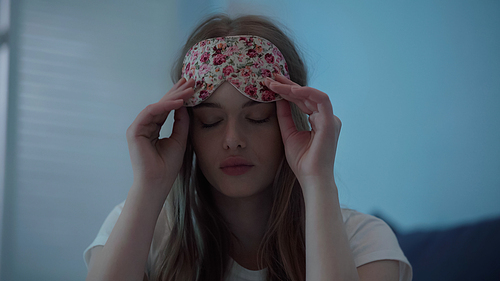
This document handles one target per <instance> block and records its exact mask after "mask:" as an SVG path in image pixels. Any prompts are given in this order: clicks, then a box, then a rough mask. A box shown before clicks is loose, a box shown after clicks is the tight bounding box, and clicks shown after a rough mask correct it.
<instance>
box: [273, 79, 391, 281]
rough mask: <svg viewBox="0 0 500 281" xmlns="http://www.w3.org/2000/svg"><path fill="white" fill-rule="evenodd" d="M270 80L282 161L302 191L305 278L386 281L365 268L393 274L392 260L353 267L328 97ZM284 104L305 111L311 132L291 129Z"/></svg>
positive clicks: (335, 130) (336, 129)
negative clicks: (282, 148)
mask: <svg viewBox="0 0 500 281" xmlns="http://www.w3.org/2000/svg"><path fill="white" fill-rule="evenodd" d="M275 79H276V80H275V81H273V80H272V79H268V80H267V81H266V85H267V86H268V87H269V88H270V89H271V90H272V91H274V92H276V93H278V94H280V95H281V96H282V97H283V99H284V100H280V101H278V102H277V115H278V120H279V124H280V130H281V136H282V139H283V143H284V146H285V155H286V158H287V161H288V164H289V165H290V168H291V169H292V170H293V172H294V173H295V175H296V176H297V179H298V180H299V182H300V184H301V187H302V192H303V194H304V202H305V216H306V219H305V221H306V223H305V232H306V233H305V235H306V280H310V281H312V280H314V281H316V280H350V281H357V280H368V279H369V280H390V279H377V278H376V277H373V276H367V272H368V273H371V272H378V273H380V274H379V275H378V276H393V275H394V273H396V275H397V273H398V272H397V271H396V272H394V268H393V263H389V264H387V263H385V262H384V263H382V262H374V263H372V264H370V265H367V266H363V267H360V268H359V269H357V268H356V266H355V263H354V258H353V255H352V251H351V248H350V244H349V240H348V238H347V234H346V230H345V226H344V222H343V218H342V212H341V209H340V203H339V198H338V190H337V186H336V184H335V179H334V175H333V170H334V162H335V155H336V151H337V142H338V138H339V135H340V128H341V126H342V124H341V122H340V119H339V118H338V117H337V116H335V115H334V114H333V107H332V104H331V102H330V99H329V97H328V95H327V94H325V93H323V92H321V91H319V90H317V89H314V88H310V87H301V86H299V85H297V84H295V83H294V82H292V81H290V80H289V79H287V78H285V77H284V76H282V75H276V77H275ZM289 102H293V103H294V104H296V105H297V106H298V107H299V108H300V110H301V111H302V112H303V113H305V114H307V115H309V123H310V124H311V131H298V130H297V128H296V126H295V124H294V121H293V119H292V113H291V108H290V105H289Z"/></svg>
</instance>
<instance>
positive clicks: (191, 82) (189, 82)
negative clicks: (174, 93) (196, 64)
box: [179, 78, 195, 90]
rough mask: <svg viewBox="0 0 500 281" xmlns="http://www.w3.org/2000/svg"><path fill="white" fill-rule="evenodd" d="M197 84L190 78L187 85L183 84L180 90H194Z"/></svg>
mask: <svg viewBox="0 0 500 281" xmlns="http://www.w3.org/2000/svg"><path fill="white" fill-rule="evenodd" d="M194 84H195V81H194V79H193V78H189V80H187V81H186V83H183V84H182V85H181V86H180V87H179V90H184V89H187V88H193V87H194Z"/></svg>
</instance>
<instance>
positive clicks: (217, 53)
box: [182, 35, 290, 106]
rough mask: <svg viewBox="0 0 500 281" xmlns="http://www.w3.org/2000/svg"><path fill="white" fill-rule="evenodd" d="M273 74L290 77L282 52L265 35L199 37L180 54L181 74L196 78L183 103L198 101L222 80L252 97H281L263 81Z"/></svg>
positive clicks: (209, 93)
mask: <svg viewBox="0 0 500 281" xmlns="http://www.w3.org/2000/svg"><path fill="white" fill-rule="evenodd" d="M275 74H281V75H283V76H285V77H287V78H288V79H290V76H289V74H288V66H287V64H286V61H285V59H284V57H283V55H282V54H281V52H280V50H279V49H278V48H277V47H276V46H274V45H273V44H272V43H271V42H269V41H268V40H267V39H264V38H262V37H258V36H253V35H241V36H227V37H217V38H211V39H206V40H203V41H201V42H199V43H197V44H196V45H194V46H193V47H191V49H189V51H188V52H187V54H186V56H185V57H184V62H183V65H182V77H184V78H186V80H189V79H190V78H193V79H194V80H195V81H196V83H195V88H194V95H193V96H192V97H191V98H190V99H189V100H187V101H186V102H185V103H184V105H185V106H195V105H198V104H200V103H201V102H203V101H204V100H206V99H208V98H209V97H210V95H211V94H212V93H213V92H214V91H215V90H216V89H217V87H219V86H220V85H221V84H222V83H224V81H227V82H229V83H231V84H232V85H233V86H234V87H235V88H236V89H237V90H238V91H239V92H240V93H242V94H243V95H245V96H246V97H248V98H250V99H252V100H254V101H258V102H272V101H276V100H280V99H282V97H281V96H280V95H278V94H277V93H275V92H273V91H271V90H270V89H269V88H267V86H266V85H265V83H264V81H265V79H266V77H270V78H273V77H274V75H275Z"/></svg>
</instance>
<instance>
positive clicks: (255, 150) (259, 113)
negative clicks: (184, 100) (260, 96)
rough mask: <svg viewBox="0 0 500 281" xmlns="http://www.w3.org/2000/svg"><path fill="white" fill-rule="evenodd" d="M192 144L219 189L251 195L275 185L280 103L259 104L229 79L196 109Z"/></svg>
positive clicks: (279, 150)
mask: <svg viewBox="0 0 500 281" xmlns="http://www.w3.org/2000/svg"><path fill="white" fill-rule="evenodd" d="M191 130H192V131H191V132H192V143H193V148H194V151H195V153H196V157H197V160H198V165H199V167H200V169H201V171H202V172H203V174H204V175H205V177H206V178H207V180H208V182H209V183H210V184H211V185H212V186H213V187H214V188H215V190H217V191H219V192H220V193H222V194H224V195H226V196H229V197H234V198H236V197H238V198H243V197H248V196H251V195H254V194H257V193H259V192H261V191H264V190H265V189H267V188H268V187H269V186H271V185H272V183H273V180H274V177H275V175H276V171H277V169H278V166H279V164H280V162H281V159H282V158H283V154H284V152H283V142H282V140H281V134H280V130H279V125H278V119H277V116H276V105H275V103H274V102H273V103H259V102H255V101H252V100H250V99H249V98H247V97H245V96H243V95H242V94H241V93H240V92H238V90H236V89H235V88H234V87H233V86H232V85H231V84H229V83H227V82H225V83H223V84H222V85H220V86H219V88H218V89H217V90H216V91H215V92H214V93H213V94H212V96H211V97H210V98H208V99H207V100H206V101H205V102H203V103H201V104H199V105H198V106H196V107H194V108H193V122H192V128H191Z"/></svg>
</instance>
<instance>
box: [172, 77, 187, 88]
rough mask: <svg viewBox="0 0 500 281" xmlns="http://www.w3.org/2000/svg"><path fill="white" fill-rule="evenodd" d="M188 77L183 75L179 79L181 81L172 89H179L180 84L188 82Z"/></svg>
mask: <svg viewBox="0 0 500 281" xmlns="http://www.w3.org/2000/svg"><path fill="white" fill-rule="evenodd" d="M186 81H187V80H186V78H184V77H182V78H181V79H179V81H177V83H175V84H174V86H172V89H177V88H179V87H180V86H182V85H183V84H184V83H186Z"/></svg>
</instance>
